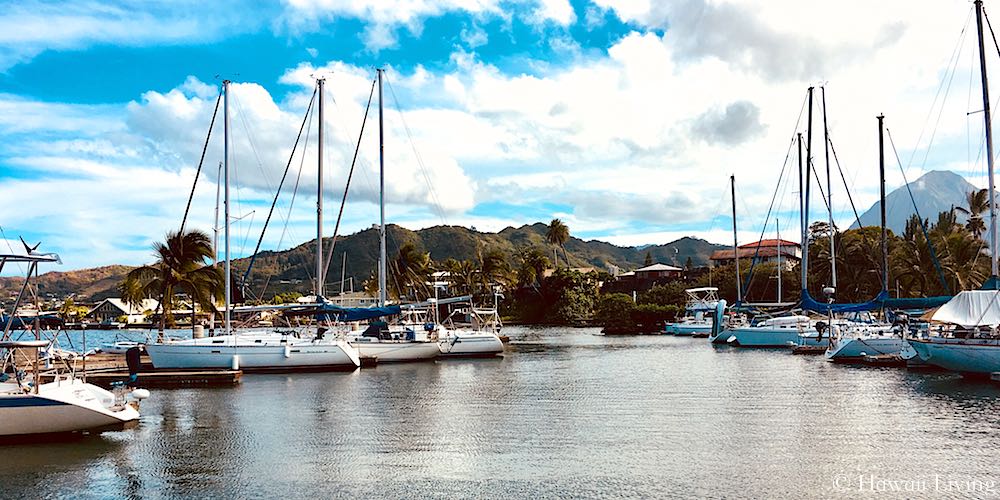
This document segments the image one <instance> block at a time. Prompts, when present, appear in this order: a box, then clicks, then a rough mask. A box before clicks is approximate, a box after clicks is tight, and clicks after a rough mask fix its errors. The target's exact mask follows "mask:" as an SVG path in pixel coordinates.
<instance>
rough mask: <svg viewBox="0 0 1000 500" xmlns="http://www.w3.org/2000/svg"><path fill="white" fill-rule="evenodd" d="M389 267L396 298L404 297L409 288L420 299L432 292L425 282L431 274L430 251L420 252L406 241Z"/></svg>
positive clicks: (416, 298)
mask: <svg viewBox="0 0 1000 500" xmlns="http://www.w3.org/2000/svg"><path fill="white" fill-rule="evenodd" d="M390 267H391V269H390V271H391V274H392V285H393V286H392V289H393V292H394V294H395V295H396V297H397V298H403V297H406V296H407V291H411V290H412V292H413V294H414V297H413V298H414V299H415V300H422V299H425V298H427V297H428V296H430V295H432V294H433V293H432V291H431V289H430V288H429V285H428V284H427V282H428V281H429V280H430V274H431V255H430V253H427V252H421V251H420V250H419V249H418V248H417V246H416V245H414V244H413V243H412V242H409V241H408V242H406V243H404V244H403V246H401V247H399V254H398V255H396V259H395V260H393V262H392V263H391V265H390Z"/></svg>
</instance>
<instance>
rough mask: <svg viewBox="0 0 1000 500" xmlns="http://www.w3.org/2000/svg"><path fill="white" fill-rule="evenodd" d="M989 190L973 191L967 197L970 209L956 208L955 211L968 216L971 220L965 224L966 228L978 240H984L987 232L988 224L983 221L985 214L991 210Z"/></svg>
mask: <svg viewBox="0 0 1000 500" xmlns="http://www.w3.org/2000/svg"><path fill="white" fill-rule="evenodd" d="M989 194H990V193H989V190H987V189H980V190H978V191H971V192H969V194H967V195H966V198H965V200H966V203H968V205H969V206H968V207H955V210H958V211H959V212H962V213H963V214H965V215H967V216H968V217H969V219H968V220H967V221H966V222H965V228H966V229H967V230H968V231H969V232H970V233H972V235H973V236H975V237H976V238H982V237H983V233H985V232H986V223H985V222H984V221H983V212H986V211H988V210H989V209H990V200H989Z"/></svg>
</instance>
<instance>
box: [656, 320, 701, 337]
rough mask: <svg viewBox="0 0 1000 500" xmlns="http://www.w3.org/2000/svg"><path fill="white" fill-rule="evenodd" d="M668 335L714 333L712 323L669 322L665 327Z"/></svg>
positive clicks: (688, 335) (681, 335)
mask: <svg viewBox="0 0 1000 500" xmlns="http://www.w3.org/2000/svg"><path fill="white" fill-rule="evenodd" d="M663 331H664V333H666V334H667V335H677V336H678V337H691V336H695V335H698V336H703V335H708V334H710V333H712V325H711V324H697V323H667V326H666V327H664V329H663Z"/></svg>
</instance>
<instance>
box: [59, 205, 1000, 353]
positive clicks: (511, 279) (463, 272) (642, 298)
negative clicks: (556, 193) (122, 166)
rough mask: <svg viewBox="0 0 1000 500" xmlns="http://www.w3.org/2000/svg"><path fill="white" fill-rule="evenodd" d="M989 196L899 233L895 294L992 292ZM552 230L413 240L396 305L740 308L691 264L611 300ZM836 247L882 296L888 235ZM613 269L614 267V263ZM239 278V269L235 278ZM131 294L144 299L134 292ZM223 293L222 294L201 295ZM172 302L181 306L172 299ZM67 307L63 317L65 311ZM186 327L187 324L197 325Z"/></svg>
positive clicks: (556, 313) (630, 320) (721, 278)
mask: <svg viewBox="0 0 1000 500" xmlns="http://www.w3.org/2000/svg"><path fill="white" fill-rule="evenodd" d="M985 198H986V196H985V193H984V192H983V191H979V192H972V193H970V194H969V196H968V203H967V206H966V207H955V208H954V209H952V210H949V211H943V212H941V213H939V214H938V216H937V219H936V220H935V221H934V222H933V223H931V222H930V220H928V219H924V220H922V221H921V220H920V219H918V218H917V217H916V216H913V217H911V218H910V219H909V220H908V222H907V224H906V228H905V230H904V231H903V233H902V234H900V235H895V234H893V233H892V232H891V231H890V232H889V234H888V238H889V240H888V247H889V267H890V292H892V293H891V294H892V296H894V297H897V296H898V297H904V298H905V297H929V296H938V295H951V294H954V293H956V292H957V291H959V290H968V289H972V288H976V287H978V286H980V285H981V284H982V282H983V281H984V280H985V279H986V277H987V276H988V275H989V258H988V253H987V252H988V251H987V245H986V243H985V241H984V237H985V235H986V231H985V224H984V217H983V214H984V212H986V210H987V207H986V206H985V205H984V203H983V200H985ZM959 217H961V218H962V220H959ZM547 227H548V228H549V230H548V231H546V232H545V233H544V235H543V236H544V238H538V239H533V240H529V241H525V242H523V244H521V245H520V246H515V247H514V248H513V250H511V249H510V248H501V247H497V246H491V245H489V244H488V242H482V241H480V242H477V244H476V248H475V252H474V257H473V258H471V259H463V260H458V259H454V258H447V259H444V260H442V261H435V260H432V259H431V255H430V252H427V251H424V250H423V249H422V248H421V247H420V246H418V244H416V243H414V242H413V241H405V242H403V243H402V244H401V245H400V246H399V248H398V251H397V252H396V253H395V256H394V257H392V258H391V260H390V263H389V289H390V290H389V295H390V297H391V298H392V299H393V300H399V301H402V302H418V301H422V300H426V298H427V297H433V296H434V295H435V291H434V288H433V286H432V285H431V283H432V282H435V281H446V282H447V283H448V286H447V289H446V290H439V292H440V293H441V294H442V295H441V296H445V294H446V295H448V296H462V295H471V296H473V298H474V302H475V303H476V304H479V305H480V306H483V307H492V305H493V304H494V300H495V299H496V300H497V304H498V309H499V311H498V312H499V313H500V315H501V317H502V318H503V319H504V321H505V322H508V323H510V324H521V325H548V326H600V327H602V328H603V329H604V331H605V332H606V333H608V334H619V335H620V334H644V333H658V332H660V331H662V330H663V328H664V325H665V323H667V322H670V321H674V320H675V319H677V318H678V317H680V316H682V315H683V313H684V305H685V299H686V296H685V294H684V290H685V289H687V288H693V287H702V286H715V287H718V289H719V292H718V294H719V297H720V298H723V299H726V300H727V301H729V302H733V301H734V300H735V298H736V283H735V281H736V279H735V265H734V264H733V263H730V264H726V265H721V266H716V267H711V268H698V269H692V268H691V265H690V264H689V265H688V269H687V270H686V271H685V273H684V274H685V276H686V277H687V279H684V278H675V279H672V280H670V279H663V280H662V281H657V282H655V283H652V284H651V285H652V286H651V288H648V289H646V290H631V291H629V292H631V293H611V290H614V291H616V292H620V291H622V290H621V287H608V286H607V285H608V284H609V283H615V280H616V277H614V276H612V275H611V274H610V273H609V272H608V271H605V270H603V269H600V268H599V267H600V266H599V264H597V263H591V265H592V266H593V267H573V266H578V265H579V264H581V262H580V261H581V259H580V258H579V257H578V256H575V255H573V253H572V252H568V251H567V248H566V242H567V241H570V235H569V228H568V227H567V226H566V225H565V224H564V223H562V222H561V221H559V220H558V219H555V220H553V221H552V222H551V223H550V224H549V225H548V226H547ZM831 231H835V229H833V228H831V227H830V226H829V224H827V223H825V222H816V223H813V224H812V225H811V226H810V228H809V233H808V244H809V259H810V262H809V265H810V273H811V274H810V277H809V287H808V288H809V291H810V293H811V294H812V295H813V296H814V297H815V296H822V289H823V287H824V286H825V284H826V283H827V282H828V281H829V276H830V270H831V269H830V261H829V255H830V251H829V248H830V233H831ZM573 241H577V240H573ZM834 242H835V243H834V244H835V245H836V247H837V252H836V257H837V269H838V290H837V293H836V301H837V302H842V303H843V302H863V301H866V300H870V299H871V298H873V297H875V296H876V295H877V294H878V293H879V291H880V289H881V273H880V271H879V269H880V268H881V262H880V257H879V255H880V250H879V248H880V229H879V228H877V227H864V228H861V229H849V230H846V231H836V232H835V233H834ZM156 248H157V256H158V257H162V255H161V252H160V250H162V249H163V245H162V244H160V245H157V246H156ZM166 248H170V246H169V245H168V246H167V247H166ZM160 260H161V261H162V259H160ZM751 261H752V259H749V258H744V259H741V261H740V271H741V282H742V283H743V287H744V293H743V297H744V300H745V301H748V302H770V303H773V302H783V303H794V302H795V301H797V300H798V298H799V295H800V291H801V276H800V269H799V263H793V264H791V263H790V264H789V265H788V266H787V267H786V268H784V269H782V270H781V281H782V284H783V286H782V288H783V289H782V293H781V294H780V295H779V294H778V290H777V281H778V280H777V279H776V278H777V273H778V269H777V266H776V265H775V264H774V263H757V264H753V265H751V264H752V262H751ZM603 264H604V265H605V266H607V265H608V264H609V263H608V262H603ZM181 267H184V269H183V271H185V272H188V271H191V270H193V269H194V267H195V266H188V265H187V264H185V265H184V266H181ZM608 267H610V266H608ZM189 268H190V269H189ZM240 272H242V271H240V270H238V269H237V270H235V271H234V273H240ZM164 276H166V275H164ZM199 285H200V284H199ZM299 286H300V288H302V289H303V290H305V289H306V288H309V287H310V286H311V284H310V283H308V282H302V283H301V284H300V285H299ZM646 286H650V284H647V285H646ZM363 287H364V289H365V290H366V291H368V292H369V293H371V292H372V291H373V290H374V289H375V287H376V280H375V279H374V276H373V275H371V276H370V278H369V279H367V280H365V282H364V284H363ZM153 288H157V290H152V289H153ZM187 288H192V287H187V286H181V287H180V288H179V289H178V292H184V291H185V289H187ZM195 288H198V289H199V290H198V291H199V292H203V291H206V290H205V288H207V289H211V288H213V287H201V286H198V287H195ZM124 289H126V290H129V291H133V290H134V283H132V284H131V286H128V287H125V288H124ZM161 293H163V290H160V289H159V288H158V287H149V288H148V289H147V291H146V292H140V293H137V294H132V293H130V294H126V295H130V298H131V299H132V300H137V299H139V298H142V297H148V298H154V299H157V300H160V299H161V296H160V294H161ZM215 293H218V292H217V291H213V292H209V293H204V294H203V293H198V295H202V296H204V295H214V294H215ZM301 296H302V292H301V291H287V290H286V291H278V290H274V291H272V292H271V294H269V295H267V296H265V297H264V298H253V297H252V296H251V297H247V299H246V301H245V302H246V303H248V304H262V303H274V304H279V303H290V302H294V301H295V300H296V299H298V298H299V297H301ZM162 298H167V297H162ZM69 300H71V299H69ZM167 301H168V303H169V302H172V301H170V300H169V298H167ZM203 301H204V302H208V301H207V300H206V299H205V298H201V299H200V300H199V303H202V304H204V302H203ZM67 302H68V300H67ZM177 302H178V303H183V302H184V298H183V297H178V300H177ZM63 306H64V307H62V311H61V312H65V315H64V316H65V317H64V319H65V320H67V321H70V320H72V319H74V318H78V317H79V315H80V313H81V311H80V310H79V307H76V306H74V307H69V308H67V307H65V304H64V305H63ZM56 308H57V309H58V308H59V306H58V304H56ZM177 320H179V321H180V323H181V324H182V323H183V322H184V321H186V320H189V318H184V317H181V318H177ZM177 324H178V323H177V322H175V319H174V318H171V317H167V318H165V320H164V324H162V325H160V327H161V328H164V327H165V328H171V327H173V326H177Z"/></svg>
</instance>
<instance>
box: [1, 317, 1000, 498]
mask: <svg viewBox="0 0 1000 500" xmlns="http://www.w3.org/2000/svg"><path fill="white" fill-rule="evenodd" d="M506 333H508V334H509V335H510V336H511V345H509V346H508V352H507V355H506V357H505V358H503V359H496V360H464V361H461V360H448V361H439V362H436V363H425V364H411V365H396V366H391V365H384V366H379V367H377V368H373V369H364V370H360V371H356V372H353V373H347V374H344V373H330V374H292V375H247V376H245V377H244V382H243V384H241V386H239V387H235V388H218V389H175V390H167V389H161V390H156V391H153V395H152V397H151V398H150V399H149V400H147V401H146V402H144V404H143V407H142V411H143V417H142V423H141V425H140V426H139V427H138V428H136V429H132V430H128V431H123V432H115V433H106V434H103V435H101V436H95V437H84V438H81V439H78V440H74V441H70V442H62V443H51V444H43V445H16V446H6V447H4V448H3V456H4V460H3V461H4V465H3V467H0V497H3V498H9V497H61V496H73V497H265V498H279V497H280V498H284V497H301V496H321V497H328V496H350V497H357V496H361V495H377V496H380V497H439V498H452V497H456V496H458V497H510V496H514V497H528V496H531V497H539V496H541V497H567V496H572V497H578V496H602V497H607V496H613V497H618V496H628V497H634V496H652V497H691V496H699V497H747V496H749V497H857V496H885V495H886V490H887V489H891V488H892V487H893V485H892V484H890V483H887V482H886V481H909V483H894V484H895V487H896V488H904V487H909V488H917V490H916V492H915V493H914V492H913V491H911V492H909V493H906V492H903V493H889V496H909V497H913V496H943V497H964V496H967V495H968V494H969V491H968V488H974V489H976V490H974V491H973V492H972V496H977V497H982V496H1000V486H992V487H991V486H990V484H988V483H987V484H980V482H987V481H994V482H1000V470H998V469H997V468H996V463H997V462H996V456H997V453H998V451H1000V432H998V427H1000V389H998V388H996V387H994V386H993V385H991V384H990V383H986V382H969V381H964V380H962V379H960V378H958V377H956V376H954V375H949V374H943V373H934V374H921V373H908V372H906V371H905V370H899V369H884V368H860V367H846V366H838V365H832V364H830V363H827V362H825V361H824V360H823V359H822V357H805V356H792V355H790V354H788V353H787V352H783V351H774V350H739V349H733V348H728V347H721V348H713V347H711V346H710V345H709V344H708V342H707V341H706V340H705V339H691V338H676V337H659V336H644V337H605V336H601V335H599V334H597V330H595V329H556V328H538V329H536V328H515V327H512V328H508V329H507V330H506ZM920 481H923V483H920ZM921 484H923V488H924V490H919V488H921Z"/></svg>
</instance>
